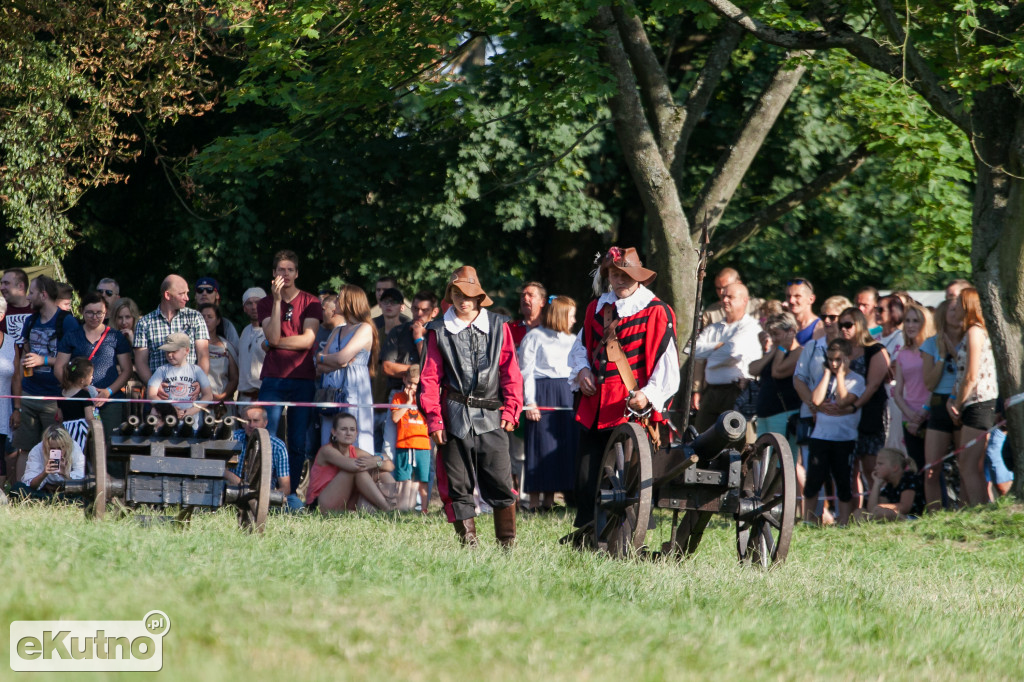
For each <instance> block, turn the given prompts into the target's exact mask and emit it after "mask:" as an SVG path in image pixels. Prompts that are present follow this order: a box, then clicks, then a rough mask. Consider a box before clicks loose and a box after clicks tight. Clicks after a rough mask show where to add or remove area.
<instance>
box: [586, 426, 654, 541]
mask: <svg viewBox="0 0 1024 682" xmlns="http://www.w3.org/2000/svg"><path fill="white" fill-rule="evenodd" d="M651 484H652V480H651V445H650V441H648V439H647V432H646V431H644V429H643V428H642V427H641V426H640V425H639V424H633V423H628V424H623V425H621V426H617V427H616V428H615V430H614V431H612V435H611V438H609V440H608V446H607V447H606V448H605V451H604V455H603V456H602V457H601V466H600V468H599V469H598V479H597V497H596V500H595V502H594V543H595V546H596V548H597V550H598V551H603V552H607V553H608V554H610V555H611V556H613V557H621V556H626V555H628V554H629V553H631V552H635V551H637V550H639V549H640V548H641V547H643V545H644V537H645V536H646V535H647V528H648V525H649V523H650V519H651Z"/></svg>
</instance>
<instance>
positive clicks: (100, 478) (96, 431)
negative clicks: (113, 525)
mask: <svg viewBox="0 0 1024 682" xmlns="http://www.w3.org/2000/svg"><path fill="white" fill-rule="evenodd" d="M89 458H90V461H91V462H92V471H93V476H94V478H95V479H96V484H95V487H94V488H93V492H94V494H93V501H92V504H87V505H85V516H86V518H93V519H98V520H100V521H102V520H103V519H104V517H106V515H107V490H108V484H109V483H110V477H109V476H107V441H106V437H105V435H104V433H103V428H102V427H101V426H100V422H99V420H96V424H95V425H94V426H93V429H92V431H90V432H89Z"/></svg>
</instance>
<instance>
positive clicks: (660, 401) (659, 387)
mask: <svg viewBox="0 0 1024 682" xmlns="http://www.w3.org/2000/svg"><path fill="white" fill-rule="evenodd" d="M641 390H642V391H643V392H644V395H645V396H647V399H648V400H650V401H651V404H652V405H653V406H654V409H656V410H657V411H658V412H661V411H662V410H663V409H664V407H665V403H667V402H668V400H669V398H671V397H672V396H674V395H675V394H676V393H678V392H679V352H678V351H677V350H676V340H675V337H673V338H671V339H669V341H668V346H666V347H665V352H664V353H663V354H662V356H661V357H660V358H659V359H658V364H656V365H655V366H654V370H652V371H651V377H650V379H648V381H647V385H646V386H644V387H643V388H642V389H641Z"/></svg>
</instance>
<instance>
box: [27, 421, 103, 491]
mask: <svg viewBox="0 0 1024 682" xmlns="http://www.w3.org/2000/svg"><path fill="white" fill-rule="evenodd" d="M81 478H85V453H83V452H82V448H80V447H78V445H77V444H76V443H75V442H74V441H73V440H71V435H70V434H69V433H68V432H67V431H65V430H64V429H63V428H62V427H60V426H57V425H56V424H51V425H50V426H47V427H46V429H45V430H44V431H43V439H42V441H40V442H39V444H38V445H36V446H35V447H34V448H32V450H30V451H29V453H28V460H27V461H26V463H25V474H24V475H23V476H22V477H21V482H20V483H18V484H16V485H15V486H14V488H12V490H11V492H12V493H18V494H21V495H25V496H27V497H34V498H42V499H45V498H49V497H52V496H53V494H54V493H57V492H60V489H61V487H63V485H64V482H65V481H68V480H77V479H81Z"/></svg>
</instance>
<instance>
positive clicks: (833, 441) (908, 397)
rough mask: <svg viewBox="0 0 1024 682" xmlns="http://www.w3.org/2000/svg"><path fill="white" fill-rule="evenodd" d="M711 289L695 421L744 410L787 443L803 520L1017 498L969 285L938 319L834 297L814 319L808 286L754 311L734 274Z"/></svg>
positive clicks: (870, 299) (905, 295) (988, 348)
mask: <svg viewBox="0 0 1024 682" xmlns="http://www.w3.org/2000/svg"><path fill="white" fill-rule="evenodd" d="M715 289H716V292H717V294H718V297H719V299H720V302H719V304H717V305H715V306H711V307H709V308H708V310H707V311H706V312H705V315H704V318H703V322H704V327H703V329H702V331H701V333H700V335H699V336H698V338H697V340H696V342H695V344H694V354H695V358H696V360H697V371H696V372H695V380H694V385H693V386H692V387H691V392H692V396H693V397H692V401H691V407H692V408H693V409H694V410H696V419H695V424H696V425H697V428H698V430H702V429H703V428H707V427H708V426H710V425H711V424H713V423H714V421H715V419H717V417H718V416H719V415H720V414H721V413H723V412H724V411H726V410H730V409H737V410H740V411H742V412H743V413H744V414H745V415H746V416H747V417H748V418H752V419H753V421H754V424H755V428H756V433H757V434H761V433H764V432H767V431H773V432H777V433H783V434H785V435H786V437H787V439H788V440H789V442H790V445H791V448H792V450H793V453H794V459H795V463H796V466H797V477H798V482H799V485H800V488H801V491H802V493H803V499H802V503H803V515H804V518H805V520H806V521H807V522H809V523H831V522H832V521H833V520H836V512H838V519H837V520H838V522H839V523H841V524H842V523H846V522H847V521H848V520H849V519H850V518H851V517H854V518H857V519H867V518H878V519H897V518H906V517H907V516H913V515H915V514H917V513H919V511H920V510H921V509H924V508H925V506H926V505H927V507H928V508H929V509H938V508H940V507H942V506H947V507H951V506H958V505H976V504H983V503H986V502H988V501H990V500H991V499H993V496H998V495H1001V494H1006V493H1007V492H1008V491H1009V489H1010V486H1011V482H1012V480H1013V472H1012V470H1011V468H1012V462H1013V457H1012V453H1010V452H1009V447H1008V445H1007V441H1006V438H1005V433H1004V431H1003V430H1002V429H1001V428H997V421H996V414H997V410H998V408H999V405H998V401H997V399H998V398H999V395H998V388H997V385H996V376H995V359H994V357H993V354H992V345H991V342H990V340H989V335H988V331H987V328H986V325H985V320H984V317H983V315H982V311H981V305H980V302H979V297H978V292H977V291H976V290H975V289H974V288H973V287H971V286H970V283H969V282H967V281H965V280H956V281H954V282H951V283H950V284H949V286H948V287H947V288H946V290H945V300H944V301H943V302H941V303H940V304H939V305H938V306H936V307H934V308H932V307H929V306H925V305H923V304H921V303H920V302H918V301H916V300H914V299H913V297H912V296H911V295H910V293H909V292H906V291H894V292H891V293H889V294H887V295H884V296H882V295H880V293H879V291H878V290H877V289H875V288H874V287H864V288H862V289H861V290H859V291H858V292H857V294H856V297H855V302H854V303H851V302H850V301H849V300H848V299H847V298H845V297H843V296H831V297H828V298H826V299H825V300H824V301H823V302H822V304H821V306H820V309H819V312H818V314H817V315H816V314H814V312H813V306H814V304H815V302H816V300H817V296H816V294H815V290H814V285H813V284H812V283H811V282H810V280H808V279H805V278H794V279H792V280H790V281H788V282H787V283H786V287H785V289H784V290H783V291H780V292H779V296H780V297H779V298H778V299H772V298H770V297H769V298H765V299H756V303H755V299H752V298H751V297H750V296H749V294H748V291H747V288H746V286H744V285H743V283H742V281H741V279H740V276H739V273H738V272H736V271H735V270H733V269H731V268H726V269H724V270H722V271H721V272H719V273H718V275H717V277H716V279H715ZM951 450H955V453H956V454H955V457H949V453H950V452H951ZM894 453H895V454H894ZM881 454H885V460H884V461H882V460H881V459H880V455H881ZM896 455H899V458H897V457H896ZM950 460H951V462H950ZM951 464H955V465H956V466H955V468H953V467H951ZM951 469H952V471H951ZM953 471H956V472H957V473H952V472H953ZM904 479H906V480H904ZM823 488H824V489H827V490H828V495H827V496H825V497H824V498H821V499H819V495H820V494H821V491H822V489H823ZM890 493H891V494H890ZM897 493H898V494H897ZM887 494H890V497H891V498H892V499H890V498H887V497H886V495H887ZM914 495H917V496H918V497H917V499H916V500H914V499H909V498H912V497H913V496H914ZM908 496H909V497H908ZM882 498H885V499H882ZM896 498H899V499H896ZM880 500H881V501H880ZM887 505H888V506H887Z"/></svg>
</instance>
